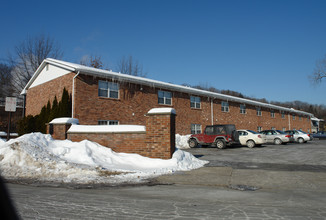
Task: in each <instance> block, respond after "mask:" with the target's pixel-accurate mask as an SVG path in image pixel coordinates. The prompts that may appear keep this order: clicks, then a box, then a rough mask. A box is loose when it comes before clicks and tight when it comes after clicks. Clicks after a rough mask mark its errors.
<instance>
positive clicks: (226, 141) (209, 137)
mask: <svg viewBox="0 0 326 220" xmlns="http://www.w3.org/2000/svg"><path fill="white" fill-rule="evenodd" d="M188 144H189V147H191V148H192V147H196V146H197V145H198V144H200V145H213V146H216V147H217V148H219V149H223V148H225V147H226V146H227V145H231V144H239V134H238V132H237V130H236V129H235V125H233V124H226V125H208V126H206V128H205V132H204V133H203V134H193V135H191V136H190V138H189V140H188Z"/></svg>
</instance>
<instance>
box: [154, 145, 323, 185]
mask: <svg viewBox="0 0 326 220" xmlns="http://www.w3.org/2000/svg"><path fill="white" fill-rule="evenodd" d="M186 151H188V152H190V153H191V154H193V155H194V156H195V157H197V158H200V159H202V160H208V161H209V163H208V164H207V165H206V166H205V167H203V168H200V169H197V170H192V171H189V172H183V173H179V174H174V175H165V176H160V177H158V178H157V179H156V180H157V181H158V182H159V183H165V184H190V185H208V186H216V187H232V186H239V185H241V186H248V187H249V188H250V187H252V188H257V189H265V188H268V189H271V188H278V189H280V188H284V189H291V188H293V186H296V187H297V188H298V187H301V188H304V189H312V188H319V189H322V190H326V160H325V158H326V140H314V141H310V142H308V143H304V144H297V143H289V144H287V145H264V146H261V147H256V148H248V147H246V146H232V147H228V148H225V149H222V150H219V149H217V148H214V147H198V148H192V149H187V150H186Z"/></svg>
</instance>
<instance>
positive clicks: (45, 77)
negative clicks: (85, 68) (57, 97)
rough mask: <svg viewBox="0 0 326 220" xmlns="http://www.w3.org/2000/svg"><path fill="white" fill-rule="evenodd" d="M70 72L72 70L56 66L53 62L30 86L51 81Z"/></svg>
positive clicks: (46, 66)
mask: <svg viewBox="0 0 326 220" xmlns="http://www.w3.org/2000/svg"><path fill="white" fill-rule="evenodd" d="M68 73H71V71H70V70H65V69H63V68H60V67H57V66H54V65H52V64H47V65H45V67H44V68H43V69H42V71H41V73H40V74H39V75H38V77H37V78H36V79H35V81H34V82H33V83H32V85H31V86H30V87H29V88H32V87H35V86H38V85H41V84H43V83H46V82H49V81H51V80H53V79H56V78H59V77H61V76H63V75H66V74H68Z"/></svg>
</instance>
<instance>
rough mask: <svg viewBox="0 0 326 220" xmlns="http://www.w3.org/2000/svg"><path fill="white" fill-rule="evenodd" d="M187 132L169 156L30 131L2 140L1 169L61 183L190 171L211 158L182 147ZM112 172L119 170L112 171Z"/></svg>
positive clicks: (137, 178)
mask: <svg viewBox="0 0 326 220" xmlns="http://www.w3.org/2000/svg"><path fill="white" fill-rule="evenodd" d="M188 137H189V136H188V135H186V136H180V135H176V146H177V148H179V149H177V150H176V151H175V152H174V154H173V157H172V158H171V159H169V160H162V159H153V158H147V157H143V156H140V155H138V154H127V153H115V152H113V151H112V150H111V149H110V148H107V147H103V146H101V145H99V144H97V143H95V142H91V141H87V140H84V141H81V142H71V141H69V140H54V139H52V137H51V136H50V135H45V134H42V133H31V134H26V135H23V136H21V137H19V138H16V139H12V140H9V141H8V142H5V141H4V140H0V172H1V175H2V176H3V177H4V178H6V179H8V180H10V179H11V180H15V179H32V180H37V181H41V182H42V181H43V182H60V183H77V184H92V183H96V184H97V183H101V184H102V183H103V184H106V183H110V184H116V183H117V184H118V183H130V182H132V183H137V182H142V181H145V180H146V179H148V178H151V177H155V176H158V175H163V174H169V173H173V172H176V171H187V170H192V169H197V168H200V167H202V166H204V165H205V164H206V163H208V161H203V160H199V159H197V158H195V157H194V156H193V155H192V154H190V153H188V152H185V151H182V150H180V149H184V148H188V144H187V140H188ZM112 172H113V173H114V172H117V173H115V174H112Z"/></svg>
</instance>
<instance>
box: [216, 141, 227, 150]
mask: <svg viewBox="0 0 326 220" xmlns="http://www.w3.org/2000/svg"><path fill="white" fill-rule="evenodd" d="M225 146H226V144H225V141H224V140H222V139H217V140H216V147H217V148H218V149H223V148H225Z"/></svg>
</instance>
